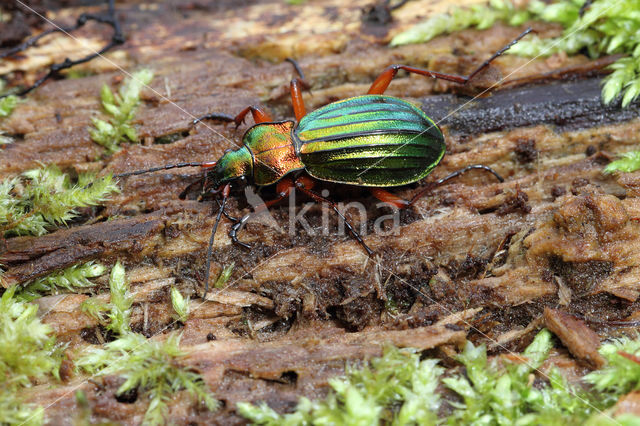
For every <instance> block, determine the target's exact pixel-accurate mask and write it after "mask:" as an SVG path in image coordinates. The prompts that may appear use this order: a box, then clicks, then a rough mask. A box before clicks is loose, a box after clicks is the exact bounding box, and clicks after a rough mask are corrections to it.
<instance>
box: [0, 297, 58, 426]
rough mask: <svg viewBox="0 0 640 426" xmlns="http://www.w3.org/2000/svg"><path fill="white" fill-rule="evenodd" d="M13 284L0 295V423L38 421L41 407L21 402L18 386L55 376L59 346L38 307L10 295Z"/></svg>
mask: <svg viewBox="0 0 640 426" xmlns="http://www.w3.org/2000/svg"><path fill="white" fill-rule="evenodd" d="M15 291H16V287H12V288H10V289H8V290H6V291H5V292H4V294H3V295H2V297H1V298H0V348H2V350H0V419H1V420H0V422H2V424H30V425H31V424H41V423H42V421H43V413H44V412H43V409H42V408H41V407H36V406H34V405H32V404H27V403H25V402H24V401H23V400H22V398H21V397H20V391H21V389H23V388H25V387H28V386H31V380H32V379H42V378H43V377H45V376H47V375H53V376H55V377H57V376H58V371H59V369H60V360H61V353H60V348H59V347H56V345H55V337H54V336H53V335H52V329H51V327H50V326H48V325H46V324H43V323H42V322H41V321H40V319H39V318H38V316H37V312H38V307H37V306H36V305H33V304H30V303H25V302H22V301H20V300H17V299H16V298H15V297H14V293H15Z"/></svg>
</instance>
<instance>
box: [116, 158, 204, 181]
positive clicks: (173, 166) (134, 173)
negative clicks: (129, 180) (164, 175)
mask: <svg viewBox="0 0 640 426" xmlns="http://www.w3.org/2000/svg"><path fill="white" fill-rule="evenodd" d="M215 165H216V162H215V161H204V162H201V163H177V164H167V165H166V166H159V167H152V168H150V169H143V170H136V171H134V172H126V173H118V174H116V175H113V177H114V178H121V177H127V176H137V175H143V174H145V173H152V172H159V171H160V170H169V169H177V168H180V167H202V168H205V169H208V168H211V167H214V166H215Z"/></svg>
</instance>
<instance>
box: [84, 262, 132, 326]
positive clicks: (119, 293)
mask: <svg viewBox="0 0 640 426" xmlns="http://www.w3.org/2000/svg"><path fill="white" fill-rule="evenodd" d="M109 291H110V295H111V300H110V301H109V303H104V302H102V301H100V300H99V299H97V298H95V297H92V298H90V299H87V300H85V301H84V302H83V303H82V310H83V311H84V312H86V313H87V314H89V315H91V316H92V317H94V318H96V319H97V320H98V321H100V322H101V323H103V324H105V327H106V329H107V330H108V331H111V332H112V333H114V334H116V335H118V336H122V335H124V334H126V333H128V332H130V331H131V323H130V321H131V306H132V305H133V296H132V295H131V292H130V291H129V283H128V282H127V278H126V275H125V270H124V266H122V264H121V263H120V262H116V264H115V265H114V266H113V268H111V274H110V275H109Z"/></svg>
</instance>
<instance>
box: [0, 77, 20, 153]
mask: <svg viewBox="0 0 640 426" xmlns="http://www.w3.org/2000/svg"><path fill="white" fill-rule="evenodd" d="M5 86H6V83H5V81H4V80H0V95H6V94H7V93H5ZM19 101H20V99H19V98H18V97H17V96H15V95H8V96H5V97H4V98H0V118H5V117H8V116H10V115H11V113H12V112H13V109H14V108H15V107H16V105H18V102H19ZM0 143H1V142H0Z"/></svg>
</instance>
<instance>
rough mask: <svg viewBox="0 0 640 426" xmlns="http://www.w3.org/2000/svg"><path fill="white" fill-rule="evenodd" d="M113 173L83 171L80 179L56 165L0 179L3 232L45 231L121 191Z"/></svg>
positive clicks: (1, 232) (0, 222) (21, 233)
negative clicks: (74, 178) (101, 174)
mask: <svg viewBox="0 0 640 426" xmlns="http://www.w3.org/2000/svg"><path fill="white" fill-rule="evenodd" d="M118 191H119V190H118V187H117V186H116V184H115V183H114V182H113V180H112V178H111V176H110V175H107V176H104V177H101V178H95V177H94V176H93V175H90V174H81V175H80V176H79V177H78V181H77V183H75V184H74V183H72V182H71V179H70V178H69V176H68V175H67V174H65V173H62V172H61V171H60V169H58V168H57V167H55V166H49V167H45V168H41V169H34V170H30V171H27V172H24V173H23V174H22V175H21V176H17V177H14V178H8V179H5V180H3V181H1V182H0V235H4V236H11V235H44V234H46V233H47V232H48V231H49V230H52V229H55V228H56V227H58V226H61V225H65V224H66V223H67V222H68V221H70V220H72V219H74V218H75V217H76V216H77V209H78V208H80V207H88V206H95V205H98V204H100V203H102V202H103V201H105V200H106V199H107V197H108V196H109V195H110V194H112V193H115V192H118Z"/></svg>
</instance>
